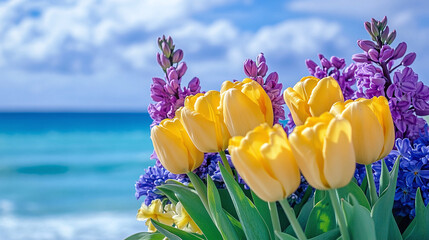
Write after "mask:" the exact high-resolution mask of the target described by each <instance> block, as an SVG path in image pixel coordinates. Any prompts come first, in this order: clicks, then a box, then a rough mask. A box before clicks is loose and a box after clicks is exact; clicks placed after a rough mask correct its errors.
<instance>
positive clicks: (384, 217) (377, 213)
mask: <svg viewBox="0 0 429 240" xmlns="http://www.w3.org/2000/svg"><path fill="white" fill-rule="evenodd" d="M398 159H399V157H398ZM398 159H397V160H396V162H395V165H394V166H393V168H392V171H391V172H390V176H389V184H388V186H387V188H386V189H385V190H384V191H383V192H382V193H381V194H380V198H379V199H378V200H377V201H376V202H375V204H374V206H373V207H372V210H371V217H372V219H373V220H374V225H375V233H376V236H377V239H378V240H383V239H388V237H389V225H390V224H389V222H387V221H389V218H390V217H391V215H392V207H393V201H394V197H395V191H396V180H397V178H398V168H399V160H398ZM386 222H387V223H388V224H386Z"/></svg>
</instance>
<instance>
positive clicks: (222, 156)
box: [219, 150, 234, 177]
mask: <svg viewBox="0 0 429 240" xmlns="http://www.w3.org/2000/svg"><path fill="white" fill-rule="evenodd" d="M219 155H220V158H221V159H222V163H223V166H224V167H225V168H226V170H227V171H228V172H229V174H231V176H232V177H234V174H233V173H232V170H231V166H229V162H228V159H227V158H226V155H225V151H223V150H222V151H219Z"/></svg>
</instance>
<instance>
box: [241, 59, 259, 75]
mask: <svg viewBox="0 0 429 240" xmlns="http://www.w3.org/2000/svg"><path fill="white" fill-rule="evenodd" d="M244 73H245V74H246V75H247V76H248V77H256V76H258V68H257V67H256V63H255V62H254V61H253V60H250V59H247V60H246V61H244Z"/></svg>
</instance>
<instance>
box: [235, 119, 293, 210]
mask: <svg viewBox="0 0 429 240" xmlns="http://www.w3.org/2000/svg"><path fill="white" fill-rule="evenodd" d="M228 150H229V152H230V154H231V160H232V162H233V163H234V166H235V168H236V169H237V171H238V173H239V174H240V176H241V177H242V178H243V179H244V181H245V182H246V184H247V185H248V186H249V187H250V188H251V189H252V190H253V191H254V192H255V193H256V195H258V196H259V197H260V198H261V199H263V200H265V201H268V202H274V201H279V200H282V199H284V198H286V197H287V196H289V195H290V194H292V193H293V192H295V190H296V189H297V188H298V186H299V184H300V182H301V176H300V173H299V169H298V165H297V163H296V162H295V158H294V156H293V154H292V150H291V146H290V144H289V141H288V139H287V136H286V133H285V131H284V130H283V128H282V127H281V126H280V125H278V124H276V125H274V127H272V128H271V127H270V126H268V124H266V123H264V124H261V125H260V126H258V127H256V128H255V129H253V130H251V131H249V132H248V133H247V134H246V136H245V137H242V136H236V137H233V138H232V139H231V140H230V141H229V147H228Z"/></svg>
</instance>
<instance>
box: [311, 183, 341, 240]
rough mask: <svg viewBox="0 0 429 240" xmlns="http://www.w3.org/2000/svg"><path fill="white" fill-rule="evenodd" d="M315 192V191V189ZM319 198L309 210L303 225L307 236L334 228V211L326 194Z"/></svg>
mask: <svg viewBox="0 0 429 240" xmlns="http://www.w3.org/2000/svg"><path fill="white" fill-rule="evenodd" d="M316 192H317V191H316ZM324 195H325V196H324V197H323V198H322V200H320V201H319V202H318V203H317V204H316V205H315V206H314V207H313V209H312V210H311V213H310V216H309V217H308V221H307V225H306V226H305V235H306V236H308V237H309V238H312V237H315V236H317V235H320V234H322V233H325V232H328V231H329V230H331V229H334V228H336V225H337V224H336V222H335V212H334V209H333V207H332V203H331V200H330V199H329V196H328V194H324Z"/></svg>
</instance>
